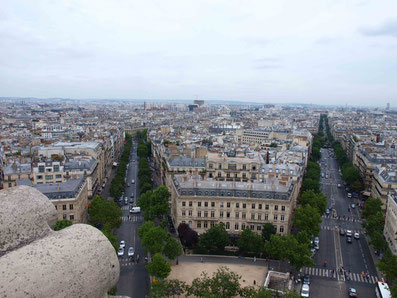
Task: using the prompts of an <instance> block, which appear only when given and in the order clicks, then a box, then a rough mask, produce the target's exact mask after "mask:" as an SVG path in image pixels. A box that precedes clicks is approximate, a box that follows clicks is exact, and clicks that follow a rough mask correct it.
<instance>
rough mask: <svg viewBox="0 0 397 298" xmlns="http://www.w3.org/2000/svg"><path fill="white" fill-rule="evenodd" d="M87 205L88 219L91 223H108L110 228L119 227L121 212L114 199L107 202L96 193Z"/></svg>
mask: <svg viewBox="0 0 397 298" xmlns="http://www.w3.org/2000/svg"><path fill="white" fill-rule="evenodd" d="M88 207H89V208H88V214H89V221H90V222H91V223H92V224H94V225H97V224H100V225H104V224H105V223H109V224H110V226H111V228H112V229H114V228H119V227H120V225H121V216H122V215H123V212H122V211H121V209H120V207H119V206H118V205H117V204H116V203H115V202H114V201H109V202H108V201H105V200H104V199H103V198H102V197H101V196H98V195H96V196H95V198H94V199H93V200H92V202H91V203H90V204H89V206H88Z"/></svg>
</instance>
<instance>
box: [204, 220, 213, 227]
mask: <svg viewBox="0 0 397 298" xmlns="http://www.w3.org/2000/svg"><path fill="white" fill-rule="evenodd" d="M204 225H205V223H204ZM214 226H215V223H214V222H213V221H211V223H210V227H211V228H213V227H214Z"/></svg>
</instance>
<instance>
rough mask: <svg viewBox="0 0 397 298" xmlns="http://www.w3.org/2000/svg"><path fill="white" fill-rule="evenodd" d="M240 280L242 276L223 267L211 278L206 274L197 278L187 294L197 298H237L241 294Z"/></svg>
mask: <svg viewBox="0 0 397 298" xmlns="http://www.w3.org/2000/svg"><path fill="white" fill-rule="evenodd" d="M240 279H241V276H239V275H238V274H236V273H234V272H232V271H230V270H229V268H227V267H225V266H221V267H219V268H218V270H217V271H216V272H214V273H213V274H212V277H211V278H210V277H208V275H207V274H206V273H205V272H203V273H201V277H198V278H195V279H194V280H193V282H192V285H191V286H190V287H188V290H187V293H188V295H193V296H197V297H219V298H229V297H236V296H238V295H239V294H240V292H241V287H240V283H239V280H240Z"/></svg>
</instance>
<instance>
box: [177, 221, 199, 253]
mask: <svg viewBox="0 0 397 298" xmlns="http://www.w3.org/2000/svg"><path fill="white" fill-rule="evenodd" d="M178 234H179V238H180V239H181V242H182V244H183V245H185V246H186V247H188V248H192V247H193V246H195V245H196V244H197V243H198V241H199V237H198V234H197V232H196V231H194V230H192V229H191V228H190V227H189V225H188V224H186V223H180V224H179V226H178Z"/></svg>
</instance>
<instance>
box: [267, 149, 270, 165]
mask: <svg viewBox="0 0 397 298" xmlns="http://www.w3.org/2000/svg"><path fill="white" fill-rule="evenodd" d="M269 155H270V154H269V150H267V152H266V164H267V165H268V164H269Z"/></svg>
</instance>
